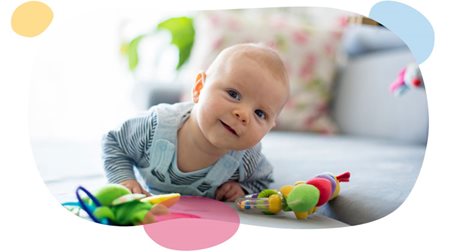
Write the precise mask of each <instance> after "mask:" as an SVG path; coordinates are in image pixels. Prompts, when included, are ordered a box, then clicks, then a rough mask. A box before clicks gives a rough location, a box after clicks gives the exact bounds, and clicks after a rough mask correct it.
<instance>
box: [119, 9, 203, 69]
mask: <svg viewBox="0 0 450 252" xmlns="http://www.w3.org/2000/svg"><path fill="white" fill-rule="evenodd" d="M161 31H168V32H170V35H171V41H170V44H171V45H173V46H175V47H176V48H177V49H178V63H177V66H176V70H177V71H178V70H180V69H181V67H182V66H183V65H184V64H185V63H186V62H187V60H188V59H189V57H190V56H191V51H192V47H193V45H194V41H195V27H194V20H193V18H192V17H185V16H182V17H172V18H169V19H166V20H163V21H161V22H160V23H158V24H157V26H156V29H154V30H152V31H150V32H148V33H145V34H140V35H138V36H136V37H134V38H132V39H131V40H130V41H125V42H123V43H122V46H121V52H122V54H124V55H125V56H126V58H127V61H128V68H129V70H130V71H132V72H134V71H135V70H136V68H137V66H138V65H139V60H140V56H139V44H140V42H141V41H142V39H144V38H146V37H148V36H152V35H154V34H156V33H159V32H161Z"/></svg>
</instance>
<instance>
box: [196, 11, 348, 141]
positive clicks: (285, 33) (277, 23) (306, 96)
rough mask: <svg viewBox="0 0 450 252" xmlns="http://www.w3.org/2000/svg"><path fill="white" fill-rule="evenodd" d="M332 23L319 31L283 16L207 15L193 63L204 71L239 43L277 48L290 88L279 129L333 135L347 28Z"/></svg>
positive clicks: (200, 26)
mask: <svg viewBox="0 0 450 252" xmlns="http://www.w3.org/2000/svg"><path fill="white" fill-rule="evenodd" d="M334 14H335V13H334ZM333 24H336V25H335V26H336V27H327V28H323V27H322V28H317V27H316V26H312V25H307V24H305V22H302V20H301V18H299V16H298V15H292V14H291V13H285V12H280V11H267V10H264V11H255V10H253V11H250V10H247V11H246V10H228V11H223V10H222V11H205V12H202V13H201V14H200V15H198V16H197V17H196V28H197V41H196V42H195V43H196V44H195V46H194V50H193V52H192V53H193V55H192V59H191V63H192V64H196V65H198V66H199V67H200V68H202V69H204V70H205V69H207V67H208V66H209V64H210V63H211V62H212V61H213V59H214V58H215V57H216V55H217V54H218V53H219V52H220V51H221V50H222V49H224V48H226V47H228V46H231V45H233V44H237V43H244V42H258V43H264V44H266V45H268V46H270V47H272V48H274V49H276V50H277V51H278V52H279V53H280V55H281V57H282V59H283V61H284V62H285V65H286V67H287V70H288V73H289V76H290V85H291V97H290V98H289V101H288V103H287V104H286V106H285V108H284V109H283V111H282V112H281V114H280V116H279V118H278V121H277V127H276V129H279V130H296V131H309V132H318V133H326V134H332V133H335V132H337V127H336V124H335V123H334V122H333V120H332V119H331V118H330V116H329V113H328V110H329V102H330V99H331V90H332V85H333V80H334V75H335V70H336V52H337V48H338V47H339V45H340V41H341V35H342V31H343V26H344V25H343V24H344V23H343V22H342V23H340V22H334V23H333Z"/></svg>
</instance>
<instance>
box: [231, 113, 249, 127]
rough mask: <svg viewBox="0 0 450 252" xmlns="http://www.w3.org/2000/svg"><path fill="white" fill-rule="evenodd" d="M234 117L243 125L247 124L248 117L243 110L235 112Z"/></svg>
mask: <svg viewBox="0 0 450 252" xmlns="http://www.w3.org/2000/svg"><path fill="white" fill-rule="evenodd" d="M233 113H234V116H235V117H236V118H237V119H238V120H239V121H241V122H242V123H244V124H247V123H248V115H247V113H245V112H244V111H243V110H235V111H234V112H233Z"/></svg>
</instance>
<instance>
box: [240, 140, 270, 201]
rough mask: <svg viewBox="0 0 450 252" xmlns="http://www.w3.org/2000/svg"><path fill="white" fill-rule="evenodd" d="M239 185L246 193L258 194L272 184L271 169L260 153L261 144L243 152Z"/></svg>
mask: <svg viewBox="0 0 450 252" xmlns="http://www.w3.org/2000/svg"><path fill="white" fill-rule="evenodd" d="M242 161H243V162H242V167H241V169H243V173H241V176H242V177H241V179H240V184H241V186H242V188H243V189H244V190H245V191H246V193H248V194H250V193H258V192H260V191H262V190H264V189H267V188H269V185H270V183H272V182H273V167H272V165H271V164H270V163H269V162H268V161H267V159H266V157H265V156H264V155H263V154H262V153H261V144H258V145H257V146H255V147H254V148H252V149H249V150H247V151H246V152H245V154H244V156H243V160H242Z"/></svg>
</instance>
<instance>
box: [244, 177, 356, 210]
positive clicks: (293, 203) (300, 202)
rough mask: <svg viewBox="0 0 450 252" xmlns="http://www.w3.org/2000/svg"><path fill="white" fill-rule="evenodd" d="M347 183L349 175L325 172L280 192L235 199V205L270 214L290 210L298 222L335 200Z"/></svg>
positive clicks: (263, 192)
mask: <svg viewBox="0 0 450 252" xmlns="http://www.w3.org/2000/svg"><path fill="white" fill-rule="evenodd" d="M348 181H350V173H349V172H345V173H343V174H341V175H339V176H333V175H332V174H330V173H324V174H320V175H318V176H316V177H314V178H312V179H310V180H308V181H306V182H303V181H299V182H296V183H295V185H285V186H282V187H281V188H280V190H274V189H267V190H263V191H261V192H260V193H255V194H249V195H246V196H244V197H241V198H238V199H237V200H236V201H235V204H236V206H237V207H238V209H240V210H243V211H259V212H262V213H264V214H269V215H272V214H277V213H279V212H280V211H281V210H283V211H293V212H294V213H295V216H296V217H297V219H306V218H307V217H308V216H309V215H310V214H312V213H314V212H315V211H316V210H317V208H318V207H320V206H322V205H324V204H326V203H327V202H328V201H330V200H332V199H334V198H336V197H337V196H338V195H339V192H340V183H341V182H348Z"/></svg>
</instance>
